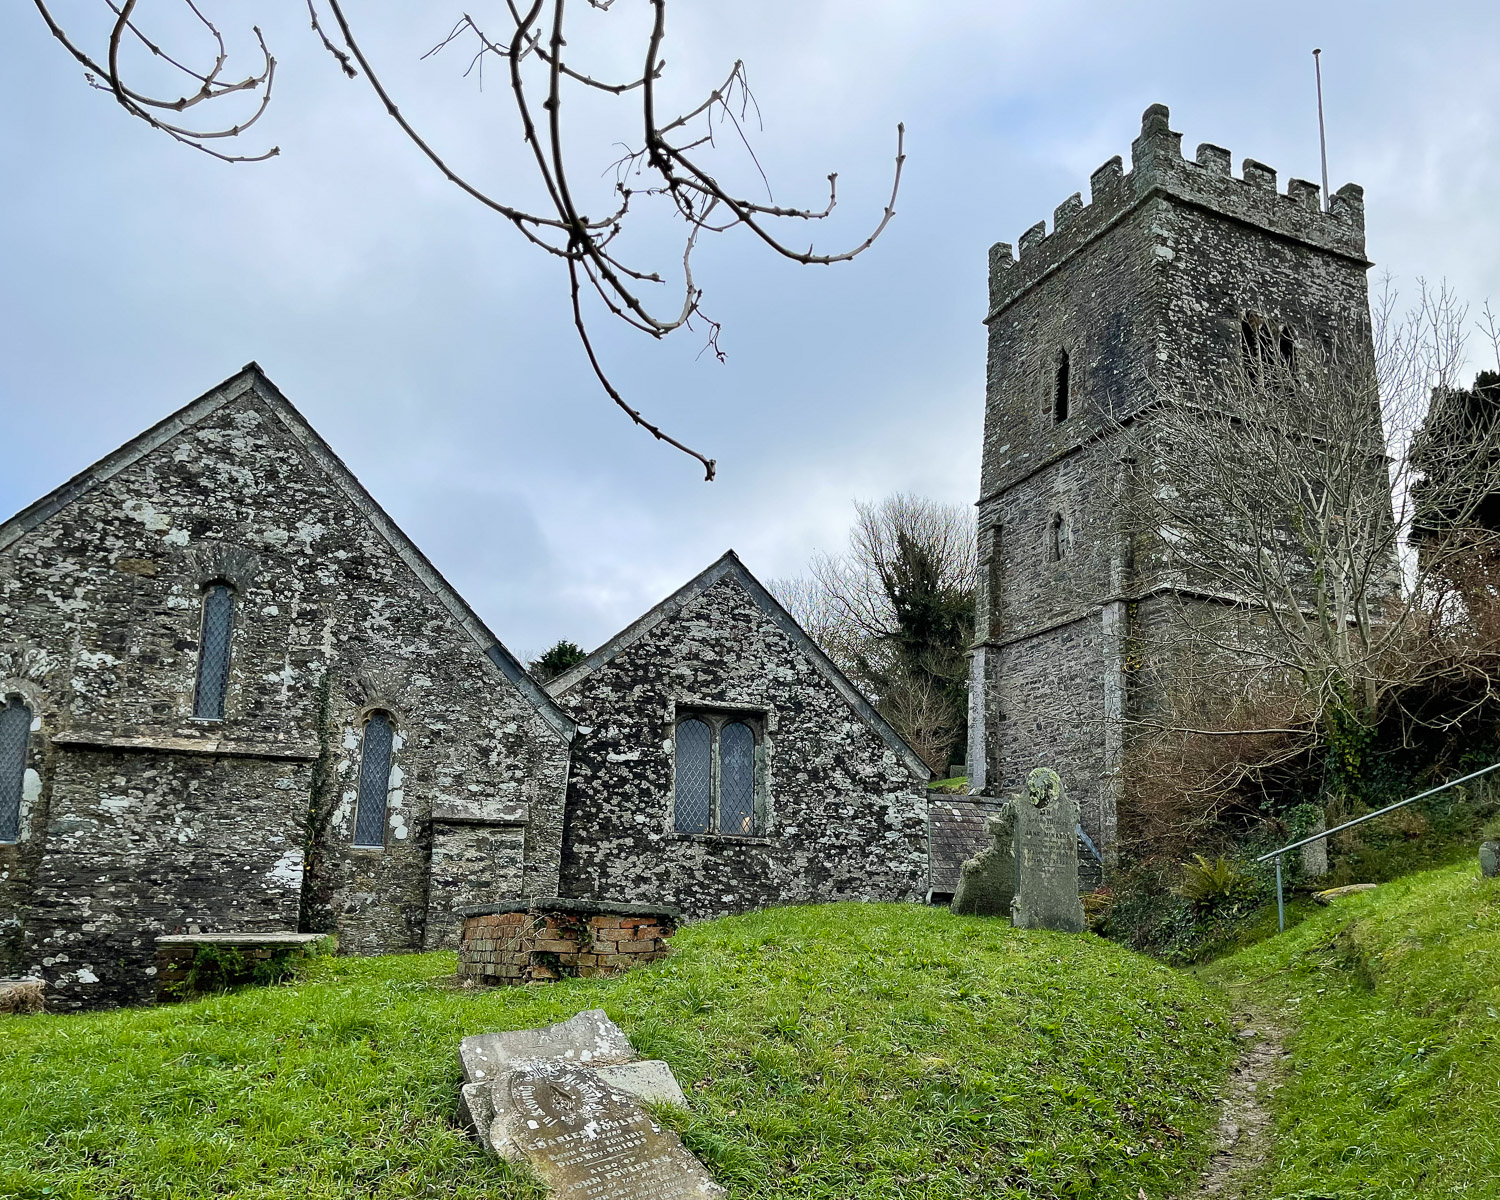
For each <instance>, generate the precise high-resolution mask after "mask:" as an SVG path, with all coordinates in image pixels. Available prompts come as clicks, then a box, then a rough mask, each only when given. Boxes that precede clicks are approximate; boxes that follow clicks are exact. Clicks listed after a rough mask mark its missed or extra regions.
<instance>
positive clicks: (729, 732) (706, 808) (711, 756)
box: [672, 713, 763, 837]
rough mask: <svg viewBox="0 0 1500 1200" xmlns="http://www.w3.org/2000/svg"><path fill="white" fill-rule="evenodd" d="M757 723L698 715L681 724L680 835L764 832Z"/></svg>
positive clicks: (677, 769) (676, 797) (675, 818)
mask: <svg viewBox="0 0 1500 1200" xmlns="http://www.w3.org/2000/svg"><path fill="white" fill-rule="evenodd" d="M757 724H758V722H756V720H755V718H753V717H751V718H746V717H744V716H740V715H735V714H730V713H695V714H692V715H690V716H684V717H683V718H682V719H681V720H680V721H678V723H677V738H676V762H675V765H674V793H673V806H672V809H673V811H672V824H673V827H674V828H675V829H676V830H677V832H678V833H699V834H715V833H717V834H726V835H728V836H731V837H755V836H757V835H759V834H760V832H761V828H760V827H761V825H762V823H763V822H762V819H761V815H760V810H761V806H760V805H759V804H757V797H758V795H759V791H760V788H759V786H758V780H759V772H758V771H757V763H756V744H757V742H758V741H759V740H760V739H759V735H758V733H757V732H756V730H757Z"/></svg>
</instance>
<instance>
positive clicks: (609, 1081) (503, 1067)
mask: <svg viewBox="0 0 1500 1200" xmlns="http://www.w3.org/2000/svg"><path fill="white" fill-rule="evenodd" d="M459 1060H460V1061H461V1062H462V1064H463V1068H464V1078H465V1079H466V1080H467V1082H466V1083H465V1084H464V1085H463V1089H462V1100H461V1101H460V1115H461V1116H462V1118H463V1119H464V1120H465V1122H466V1123H467V1124H469V1125H470V1126H472V1128H473V1129H474V1133H475V1136H476V1137H477V1138H478V1139H479V1142H480V1144H481V1145H482V1146H484V1148H485V1149H486V1150H488V1151H489V1152H490V1153H492V1154H498V1155H500V1156H501V1157H503V1158H506V1159H509V1160H511V1161H513V1162H526V1163H529V1164H530V1165H531V1166H532V1167H533V1168H534V1169H535V1170H536V1172H537V1173H538V1174H539V1175H541V1177H542V1178H543V1179H545V1180H546V1181H547V1182H548V1183H549V1184H550V1185H551V1187H552V1189H553V1192H554V1194H556V1195H558V1196H563V1197H568V1198H569V1200H637V1198H641V1200H646V1198H649V1200H677V1198H680V1197H708V1196H722V1195H723V1194H724V1193H723V1189H721V1188H720V1187H719V1186H718V1185H717V1184H715V1183H714V1182H713V1179H712V1178H711V1177H710V1176H709V1174H708V1172H707V1171H706V1170H705V1169H704V1168H703V1166H702V1164H701V1163H699V1162H698V1160H697V1159H695V1158H694V1157H693V1156H692V1155H691V1154H690V1153H688V1151H687V1150H686V1149H685V1148H684V1147H683V1146H682V1143H681V1142H680V1141H679V1140H678V1138H677V1135H676V1134H674V1133H672V1132H671V1131H670V1130H665V1129H662V1128H661V1127H660V1126H659V1125H657V1124H656V1122H655V1121H653V1120H652V1119H651V1116H650V1114H649V1113H647V1112H646V1111H645V1110H644V1109H643V1108H642V1107H641V1102H642V1101H643V1100H644V1101H665V1102H669V1103H672V1104H677V1105H681V1106H683V1107H686V1106H687V1099H686V1097H685V1096H684V1095H683V1093H682V1089H681V1087H679V1086H678V1084H677V1080H676V1078H674V1077H673V1075H672V1071H671V1068H669V1067H668V1066H667V1064H666V1063H664V1062H661V1061H659V1060H645V1061H642V1060H638V1059H637V1058H636V1057H635V1048H634V1047H633V1046H631V1044H630V1040H629V1039H628V1038H627V1037H626V1036H625V1034H624V1031H622V1030H621V1029H620V1028H619V1026H617V1025H616V1024H615V1023H614V1022H613V1021H611V1020H610V1019H609V1017H608V1016H606V1015H605V1013H604V1012H603V1011H602V1010H600V1009H590V1010H588V1011H586V1012H581V1013H578V1014H577V1015H576V1016H574V1017H572V1018H571V1019H569V1020H567V1021H563V1022H560V1023H559V1024H556V1025H549V1026H547V1027H545V1028H543V1029H519V1030H513V1031H511V1032H507V1033H485V1034H478V1035H476V1036H474V1037H467V1038H465V1039H464V1040H463V1042H462V1043H461V1044H460V1046H459Z"/></svg>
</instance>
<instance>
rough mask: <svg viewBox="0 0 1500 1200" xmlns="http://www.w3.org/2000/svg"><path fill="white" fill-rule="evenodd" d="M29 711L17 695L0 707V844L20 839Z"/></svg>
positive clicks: (29, 730)
mask: <svg viewBox="0 0 1500 1200" xmlns="http://www.w3.org/2000/svg"><path fill="white" fill-rule="evenodd" d="M30 739H31V709H30V708H28V707H27V705H26V702H25V701H24V700H22V699H21V697H19V696H10V697H8V698H6V700H5V701H4V705H3V707H0V843H6V842H17V841H20V839H21V794H22V790H23V789H24V787H25V785H26V744H27V742H28V741H30Z"/></svg>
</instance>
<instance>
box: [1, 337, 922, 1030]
mask: <svg viewBox="0 0 1500 1200" xmlns="http://www.w3.org/2000/svg"><path fill="white" fill-rule="evenodd" d="M552 690H553V692H554V693H555V695H553V694H549V693H548V691H546V690H544V689H543V688H542V687H540V686H539V685H538V684H537V683H536V682H535V681H534V680H533V679H532V678H531V677H530V676H529V675H528V674H527V672H526V670H525V669H524V668H523V667H522V665H521V664H520V663H519V662H517V660H516V659H515V658H514V657H513V656H512V655H511V654H510V652H509V651H507V650H506V649H505V647H504V646H503V645H502V644H501V643H500V641H499V639H498V638H496V636H495V635H494V634H493V633H492V632H491V631H490V630H489V629H488V628H487V627H486V626H485V624H484V622H483V621H481V620H480V619H479V617H478V616H476V615H475V613H474V612H473V610H472V609H471V608H470V607H469V606H468V605H467V604H466V603H465V602H464V600H463V598H462V597H461V596H459V595H458V593H457V592H455V591H454V589H453V588H452V587H451V586H450V585H449V584H448V583H447V582H446V581H445V580H444V579H443V577H442V576H441V574H439V572H438V571H437V570H436V569H435V568H434V567H433V566H432V564H431V563H429V562H428V561H427V559H426V558H425V557H423V555H422V553H421V551H420V550H418V549H417V547H416V546H415V545H413V544H412V542H411V540H410V539H409V538H407V537H406V535H405V534H403V533H402V532H401V530H400V529H399V528H397V526H396V525H395V523H394V522H393V521H392V520H391V519H390V517H389V516H387V515H386V513H385V512H384V511H383V510H382V509H381V508H380V506H379V505H378V504H377V503H376V502H375V501H374V500H373V499H372V498H371V497H370V495H369V494H368V493H367V492H366V491H365V490H364V488H363V487H361V486H360V484H359V482H358V480H356V479H355V478H354V476H353V474H352V473H351V472H350V471H349V470H348V468H347V467H345V466H344V464H343V463H342V462H340V461H339V459H338V457H337V456H336V455H335V454H334V453H333V451H332V450H331V449H330V448H329V447H328V445H327V444H326V443H325V442H324V441H323V440H322V439H321V438H320V437H319V436H318V435H317V433H316V432H314V430H313V429H312V428H311V426H309V425H308V423H307V422H306V421H305V420H304V419H303V417H302V416H301V415H300V414H299V413H298V412H297V411H296V409H294V408H293V407H292V405H291V404H290V403H289V402H288V401H287V400H286V399H285V398H284V397H283V396H282V395H281V394H280V392H279V391H277V389H276V388H275V386H274V385H273V384H271V382H270V381H269V380H268V379H267V378H266V377H265V376H264V374H262V373H261V371H260V370H259V368H257V367H256V366H254V365H253V364H252V365H251V366H249V367H247V368H245V369H244V370H243V371H242V372H240V373H239V374H238V375H236V376H234V377H233V378H231V379H230V380H228V381H226V382H225V383H224V384H222V385H221V386H219V387H217V388H215V389H214V390H213V391H211V392H209V393H207V394H206V395H204V396H202V397H200V398H199V399H197V400H195V401H193V402H192V403H191V404H189V405H188V406H187V407H186V408H183V409H182V410H180V411H179V412H177V413H174V414H173V415H172V416H170V417H168V418H167V419H166V420H164V421H162V422H161V423H160V424H158V425H157V426H155V427H154V428H152V429H150V430H148V431H147V432H145V433H143V434H141V435H140V436H139V437H137V438H135V439H134V440H132V441H131V442H129V443H127V444H126V445H124V446H122V447H121V448H120V449H119V450H117V451H115V452H114V453H113V454H110V455H109V456H107V457H106V458H104V459H102V460H101V461H100V462H98V463H96V464H95V465H94V466H92V467H90V468H88V469H87V470H85V471H84V472H82V473H81V474H79V475H78V476H76V477H75V478H73V479H71V480H69V481H68V482H67V483H65V484H64V485H63V486H62V487H60V488H58V489H57V490H56V491H54V492H53V493H52V494H51V495H49V496H47V497H45V498H43V499H42V500H40V501H38V502H37V503H35V504H33V505H32V506H31V507H29V508H27V509H26V510H25V511H23V512H21V513H20V514H18V515H17V516H15V517H13V518H12V519H11V520H9V521H7V522H5V523H4V524H3V525H0V976H4V975H7V974H38V975H41V976H43V977H44V978H46V980H47V981H48V984H49V992H50V994H51V995H52V997H53V1001H52V1002H53V1004H54V1005H55V1006H57V1007H64V1008H66V1007H92V1006H100V1005H108V1004H114V1003H124V1002H130V1001H133V1000H137V999H141V998H143V997H145V996H147V995H149V994H150V993H151V991H152V987H153V983H152V978H151V976H152V974H153V973H154V970H155V967H154V957H155V945H154V939H155V938H156V937H157V936H159V935H162V934H171V933H181V932H188V933H191V932H245V933H260V932H272V931H288V930H298V929H300V930H304V931H333V932H336V933H337V935H338V939H339V945H340V947H341V948H342V949H343V950H344V951H347V952H353V953H379V952H391V951H401V950H420V949H431V948H437V947H442V946H446V945H450V944H452V943H453V941H454V938H455V935H456V928H457V910H459V909H461V908H463V907H465V906H469V905H478V904H484V903H495V902H497V901H502V900H507V899H511V898H516V897H521V896H526V897H551V896H557V895H559V894H561V895H564V896H571V895H576V896H586V897H602V898H607V899H615V900H635V899H641V900H652V901H656V902H665V903H672V904H677V905H679V906H681V907H682V908H683V909H684V911H685V913H686V914H687V915H689V916H704V915H709V914H712V913H721V912H731V911H738V910H741V909H744V908H748V907H753V906H755V905H758V904H764V903H769V902H773V901H783V902H784V901H797V900H823V899H836V898H838V899H841V898H855V897H862V898H880V899H920V898H921V897H922V895H923V893H924V892H925V890H926V886H927V885H926V872H927V857H926V855H927V849H926V830H925V820H926V801H925V784H926V780H927V772H926V770H925V768H923V767H922V766H921V764H920V762H919V760H917V758H916V756H915V755H914V754H913V753H912V752H911V751H910V749H909V748H907V747H906V746H905V744H904V743H902V742H901V740H900V738H899V737H897V736H896V735H895V733H894V732H893V731H892V730H891V729H890V727H889V726H888V725H886V724H885V722H884V721H882V720H881V719H880V718H879V716H878V715H877V714H875V713H874V711H873V710H872V709H871V708H870V706H869V705H868V703H866V702H865V701H864V699H863V697H861V696H860V695H859V694H858V693H857V692H856V691H855V690H854V689H853V688H852V687H851V686H850V685H849V684H848V682H847V680H845V679H844V678H843V677H842V676H841V675H840V674H839V672H838V671H837V669H836V668H834V667H833V665H832V664H831V663H830V662H828V660H827V659H826V658H825V657H824V656H823V655H822V654H821V653H820V652H819V651H818V650H817V649H816V647H814V646H813V645H812V643H811V642H810V641H809V640H808V639H807V637H806V635H805V634H803V633H802V631H801V630H800V629H798V628H797V627H796V625H795V623H794V622H792V621H791V619H790V618H789V617H787V615H786V613H785V612H783V611H782V610H781V608H780V606H779V605H777V604H776V603H775V601H774V600H771V598H770V597H769V596H768V595H767V594H766V593H765V590H764V589H763V588H762V587H761V586H760V585H759V584H758V583H756V582H755V580H754V579H753V578H752V577H751V576H750V574H749V573H748V572H747V571H746V570H745V569H744V567H743V566H741V565H740V564H739V562H738V560H737V559H735V558H733V556H732V555H730V556H727V557H726V558H725V559H723V560H721V562H720V563H718V564H716V565H715V566H714V567H713V568H710V570H709V571H708V572H706V573H705V574H704V575H703V576H700V577H699V579H698V580H695V581H694V582H693V583H692V584H689V585H688V587H687V588H685V589H683V591H682V592H679V593H678V594H677V595H675V596H674V597H673V598H672V599H671V600H669V601H668V602H667V603H666V604H665V605H663V606H661V607H660V608H659V609H657V610H653V612H652V614H648V616H647V617H646V618H643V619H642V620H641V621H639V622H637V623H636V624H635V625H633V626H631V628H630V629H629V630H627V631H626V632H625V633H624V634H621V635H620V636H619V637H618V638H616V639H614V640H613V641H612V642H610V643H609V644H608V645H607V646H606V647H605V648H604V649H603V650H601V651H600V652H599V653H597V654H595V655H594V656H592V657H591V658H590V659H589V660H588V662H587V663H585V664H584V665H583V666H582V667H581V668H579V669H578V670H575V671H574V672H571V673H570V674H569V675H568V676H567V677H565V678H564V679H563V680H559V681H557V682H556V683H555V684H554V685H553V689H552ZM872 863H874V864H875V865H871V864H872Z"/></svg>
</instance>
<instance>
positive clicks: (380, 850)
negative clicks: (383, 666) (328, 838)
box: [346, 704, 405, 857]
mask: <svg viewBox="0 0 1500 1200" xmlns="http://www.w3.org/2000/svg"><path fill="white" fill-rule="evenodd" d="M376 713H380V714H382V715H383V716H384V717H385V719H386V721H387V722H389V724H390V727H391V752H390V759H389V762H388V763H387V764H386V775H385V809H384V811H383V812H382V813H381V817H380V845H378V846H376V845H373V844H372V845H362V844H360V843H359V842H356V841H355V840H354V839H355V836H356V834H357V832H358V829H359V782H360V779H361V777H362V775H363V772H364V762H365V727H366V726H367V725H369V723H370V718H371V717H373V716H374V715H375V714H376ZM403 724H404V723H403V721H402V719H401V714H400V713H398V712H397V711H396V710H395V708H394V707H393V706H391V705H389V704H369V705H366V706H365V707H363V708H361V709H360V710H359V712H358V713H357V714H356V715H355V718H354V725H355V727H356V728H357V729H358V730H359V749H358V752H357V753H356V755H355V758H354V807H353V810H352V811H351V812H350V814H349V842H348V845H347V846H346V850H347V852H348V853H350V854H354V855H358V856H361V857H373V856H379V855H383V854H385V853H386V851H387V850H389V849H390V842H391V775H392V774H393V773H394V772H395V770H396V756H397V754H398V753H399V752H400V748H401V745H402V743H403V742H404V740H405V739H404V738H403V737H402V729H403Z"/></svg>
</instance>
